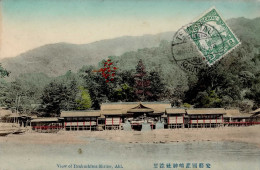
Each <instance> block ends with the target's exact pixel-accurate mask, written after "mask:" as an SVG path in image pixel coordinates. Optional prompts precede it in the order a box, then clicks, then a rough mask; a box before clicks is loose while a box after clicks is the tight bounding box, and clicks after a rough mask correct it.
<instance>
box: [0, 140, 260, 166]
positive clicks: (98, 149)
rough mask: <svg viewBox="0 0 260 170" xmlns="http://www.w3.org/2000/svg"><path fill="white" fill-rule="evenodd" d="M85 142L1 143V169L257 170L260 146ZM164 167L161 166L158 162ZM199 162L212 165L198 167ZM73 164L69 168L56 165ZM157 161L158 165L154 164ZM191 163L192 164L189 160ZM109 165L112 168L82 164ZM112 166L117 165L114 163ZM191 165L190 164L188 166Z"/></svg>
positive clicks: (209, 143)
mask: <svg viewBox="0 0 260 170" xmlns="http://www.w3.org/2000/svg"><path fill="white" fill-rule="evenodd" d="M84 139H85V140H86V141H89V142H90V143H88V144H73V145H57V144H53V145H40V144H37V145H31V144H26V145H24V144H23V145H18V144H6V143H4V144H0V169H1V170H2V169H11V170H12V169H15V170H16V169H17V170H20V169H26V170H29V169H33V170H38V169H44V170H45V169H51V170H52V169H53V170H55V169H84V168H75V167H74V164H77V165H81V164H82V165H93V166H99V165H100V164H102V165H107V167H109V166H113V167H114V166H115V165H116V164H121V165H122V166H123V168H122V169H129V170H134V169H138V170H139V169H147V170H152V169H165V170H166V169H178V170H179V169H181V168H166V164H167V163H170V164H171V167H172V165H173V163H178V164H182V163H183V164H184V166H185V167H186V166H187V164H189V163H197V168H193V169H205V170H206V169H214V170H215V169H219V170H223V169H228V170H232V169H234V170H240V169H241V170H247V169H248V170H260V161H259V160H260V148H256V147H255V146H254V145H249V144H245V143H232V142H193V143H172V144H121V143H113V142H110V141H106V140H101V139H93V138H91V139H89V138H84ZM162 163H163V164H164V165H165V167H164V168H160V164H162ZM199 163H203V164H204V166H206V164H210V165H211V168H206V167H204V168H199ZM57 164H60V165H66V166H69V165H72V166H73V167H72V168H68V167H67V168H59V167H58V165H57ZM154 164H158V166H159V167H158V168H154ZM191 167H192V164H191ZM85 169H111V168H85ZM113 169H116V168H115V167H114V168H113ZM187 169H192V168H187Z"/></svg>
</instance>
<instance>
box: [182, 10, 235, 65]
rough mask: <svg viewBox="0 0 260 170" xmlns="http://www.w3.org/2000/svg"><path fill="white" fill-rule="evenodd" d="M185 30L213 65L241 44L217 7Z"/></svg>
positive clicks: (209, 63) (207, 60)
mask: <svg viewBox="0 0 260 170" xmlns="http://www.w3.org/2000/svg"><path fill="white" fill-rule="evenodd" d="M184 30H185V32H186V33H187V34H188V35H189V36H190V38H191V39H192V40H193V42H194V43H195V44H196V46H197V48H198V50H199V51H200V53H201V54H202V55H203V57H204V58H203V59H204V60H206V62H207V64H208V65H213V64H214V63H215V62H216V61H218V60H220V59H221V58H222V57H224V56H225V55H226V54H228V53H229V52H231V51H232V50H233V49H235V48H236V47H237V46H238V45H239V44H240V41H239V40H238V38H237V37H236V36H235V34H234V33H233V32H232V31H231V29H230V28H229V27H228V26H227V24H226V23H225V22H224V20H223V19H222V18H221V16H220V15H219V13H218V12H217V10H216V9H215V8H211V9H210V10H209V11H207V12H206V13H205V14H204V15H203V16H202V17H200V18H199V19H197V20H196V21H195V22H193V23H192V24H191V25H188V26H187V27H186V28H184Z"/></svg>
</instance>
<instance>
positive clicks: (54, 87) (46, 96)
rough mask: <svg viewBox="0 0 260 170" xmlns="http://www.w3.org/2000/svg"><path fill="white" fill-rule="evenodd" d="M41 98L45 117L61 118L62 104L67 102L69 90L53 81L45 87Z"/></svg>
mask: <svg viewBox="0 0 260 170" xmlns="http://www.w3.org/2000/svg"><path fill="white" fill-rule="evenodd" d="M41 98H42V106H43V108H42V109H41V110H42V111H43V112H44V115H43V116H46V117H49V116H59V115H60V112H61V109H62V102H64V101H65V100H67V88H66V86H64V85H63V84H61V83H58V82H56V81H53V82H51V83H50V84H49V85H47V86H46V87H45V89H44V91H43V94H42V97H41Z"/></svg>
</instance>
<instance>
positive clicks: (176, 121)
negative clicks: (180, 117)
mask: <svg viewBox="0 0 260 170" xmlns="http://www.w3.org/2000/svg"><path fill="white" fill-rule="evenodd" d="M175 128H176V129H177V116H176V124H175Z"/></svg>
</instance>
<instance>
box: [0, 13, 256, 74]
mask: <svg viewBox="0 0 260 170" xmlns="http://www.w3.org/2000/svg"><path fill="white" fill-rule="evenodd" d="M227 24H228V25H229V27H230V28H231V29H232V30H233V31H234V32H235V34H236V35H237V36H239V38H240V39H241V40H242V41H243V39H252V41H255V44H258V45H260V37H259V36H256V35H258V33H259V32H260V17H258V18H254V19H247V18H244V17H239V18H232V19H229V20H228V21H227ZM173 35H174V32H171V31H169V32H164V33H158V34H154V35H153V34H145V35H142V36H122V37H117V38H113V39H104V40H100V41H95V42H92V43H88V44H72V43H67V42H60V43H53V44H46V45H43V46H40V47H37V48H34V49H31V50H29V51H27V52H24V53H22V54H20V55H18V56H16V57H12V58H5V59H2V60H1V61H0V62H1V63H2V66H3V67H4V68H6V69H7V70H9V71H11V74H10V76H11V78H14V77H16V76H19V74H22V73H44V74H46V75H48V76H52V77H53V76H59V75H62V74H64V73H66V71H68V70H71V71H77V70H78V69H80V68H81V67H82V66H84V65H96V64H97V63H98V62H99V61H101V60H102V59H105V58H107V57H108V56H121V55H123V54H124V53H127V52H131V51H138V49H144V48H153V47H158V46H159V45H160V42H161V41H162V40H166V41H171V39H172V37H173Z"/></svg>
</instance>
